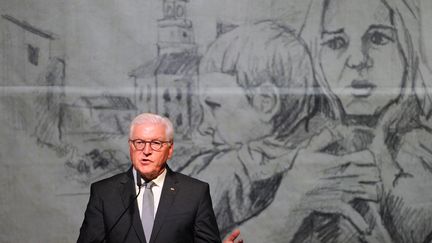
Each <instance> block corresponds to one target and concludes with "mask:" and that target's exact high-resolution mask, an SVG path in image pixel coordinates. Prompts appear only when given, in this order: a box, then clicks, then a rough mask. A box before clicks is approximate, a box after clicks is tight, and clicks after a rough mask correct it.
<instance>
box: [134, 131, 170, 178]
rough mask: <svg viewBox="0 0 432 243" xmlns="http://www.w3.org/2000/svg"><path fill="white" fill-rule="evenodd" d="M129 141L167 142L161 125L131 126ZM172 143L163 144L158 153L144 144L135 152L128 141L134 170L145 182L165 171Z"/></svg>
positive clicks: (147, 144)
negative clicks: (142, 147)
mask: <svg viewBox="0 0 432 243" xmlns="http://www.w3.org/2000/svg"><path fill="white" fill-rule="evenodd" d="M129 139H130V140H136V139H141V140H144V141H148V142H149V141H152V140H159V141H167V137H166V132H165V125H163V124H137V125H134V126H132V133H131V137H130V138H129ZM173 150H174V146H173V144H172V143H163V145H162V148H161V149H160V150H159V151H154V150H153V149H152V148H151V147H150V143H146V144H145V146H144V149H142V150H137V149H136V148H135V146H134V145H133V144H132V142H130V141H129V153H130V158H131V160H132V164H133V166H134V168H135V169H136V170H137V171H138V172H139V173H140V174H141V175H142V176H143V177H144V178H145V179H147V180H153V179H154V178H156V177H157V176H159V175H160V174H161V173H162V172H163V171H164V169H165V165H166V162H167V160H168V159H170V158H171V156H172V154H173Z"/></svg>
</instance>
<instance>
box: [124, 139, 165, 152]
mask: <svg viewBox="0 0 432 243" xmlns="http://www.w3.org/2000/svg"><path fill="white" fill-rule="evenodd" d="M129 142H131V143H132V144H133V146H134V147H135V149H136V150H143V149H144V148H145V146H146V144H147V143H149V144H150V148H151V149H152V150H153V151H160V150H161V149H162V147H163V145H164V143H169V144H171V143H172V141H159V140H151V141H145V140H142V139H134V140H131V139H129Z"/></svg>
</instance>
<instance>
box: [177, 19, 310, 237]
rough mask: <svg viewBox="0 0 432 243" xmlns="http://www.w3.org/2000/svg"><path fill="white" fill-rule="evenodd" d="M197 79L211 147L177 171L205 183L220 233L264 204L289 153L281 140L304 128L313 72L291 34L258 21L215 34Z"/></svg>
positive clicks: (288, 143)
mask: <svg viewBox="0 0 432 243" xmlns="http://www.w3.org/2000/svg"><path fill="white" fill-rule="evenodd" d="M199 77H200V84H199V85H200V100H201V103H202V108H203V118H202V123H201V125H200V131H201V133H202V134H203V135H207V136H211V138H212V143H213V146H214V147H213V149H212V150H211V151H209V152H207V153H203V154H201V155H200V156H198V157H196V158H193V159H191V161H190V162H189V163H188V165H187V166H186V167H185V168H184V170H183V173H187V174H189V175H192V176H194V177H198V178H202V179H204V180H206V181H209V183H210V184H211V188H212V191H211V194H212V199H213V203H214V208H215V213H216V216H217V220H218V224H219V227H220V230H221V233H222V234H225V233H227V232H229V231H230V230H231V229H232V228H233V227H235V226H236V225H238V224H240V223H242V222H244V221H246V220H248V219H249V218H251V217H253V216H256V215H257V214H259V213H260V212H261V211H262V210H263V209H265V208H266V207H267V206H268V205H269V204H270V203H271V202H272V200H273V198H274V196H275V193H276V191H277V188H278V187H279V184H280V181H281V179H282V176H283V173H284V172H285V171H286V170H287V169H288V168H289V167H290V165H291V160H292V159H293V157H294V156H295V152H294V150H293V149H292V148H294V147H295V146H296V141H295V140H289V139H288V138H289V137H291V136H293V135H294V134H293V133H294V132H295V131H296V130H304V124H305V122H304V121H305V120H307V119H308V114H309V113H311V109H312V107H313V103H314V100H313V97H311V96H308V95H307V94H310V93H311V92H312V89H313V86H314V85H313V78H312V77H313V75H312V69H311V64H310V59H309V56H308V54H307V52H306V49H305V48H304V47H303V45H302V43H301V42H300V41H299V40H298V39H297V37H296V36H295V35H294V34H293V32H292V31H291V30H290V29H288V28H286V27H282V26H280V25H278V24H276V23H274V22H271V21H262V22H259V23H255V24H250V25H245V26H240V27H237V28H236V29H234V30H231V31H230V32H227V33H225V34H223V35H222V36H220V37H219V38H218V39H216V40H215V41H214V42H213V43H212V44H211V46H210V47H209V49H208V51H207V53H206V54H205V55H204V57H203V59H202V60H201V64H200V76H199ZM299 127H302V129H300V128H299ZM298 139H301V138H298ZM282 155H285V156H282Z"/></svg>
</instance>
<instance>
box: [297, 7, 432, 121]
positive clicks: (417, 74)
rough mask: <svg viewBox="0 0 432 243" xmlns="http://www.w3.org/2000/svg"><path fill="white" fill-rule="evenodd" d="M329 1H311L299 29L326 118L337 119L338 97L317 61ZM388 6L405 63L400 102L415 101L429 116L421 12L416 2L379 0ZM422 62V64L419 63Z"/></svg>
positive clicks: (430, 106)
mask: <svg viewBox="0 0 432 243" xmlns="http://www.w3.org/2000/svg"><path fill="white" fill-rule="evenodd" d="M330 1H331V0H324V1H322V0H311V1H310V4H309V7H308V10H307V13H306V17H305V21H304V22H303V25H302V27H301V28H300V30H299V37H300V38H302V39H303V40H304V41H305V42H306V45H307V47H308V49H309V52H310V53H311V56H312V65H313V67H314V70H315V72H314V74H315V79H316V81H317V83H318V85H319V92H318V93H320V94H323V96H325V98H326V100H327V102H328V106H329V107H328V109H325V110H326V113H327V115H330V116H332V117H334V118H336V119H340V118H341V109H340V105H339V103H338V98H337V97H336V96H335V94H333V93H332V92H331V91H330V89H329V87H328V83H327V82H326V80H325V76H324V74H323V72H322V69H321V66H320V65H321V63H320V62H319V60H318V56H319V55H318V54H319V51H320V50H319V49H320V46H321V45H320V40H319V39H320V36H321V33H322V28H323V26H322V24H323V18H324V14H325V12H326V10H327V8H328V5H329V2H330ZM378 1H381V2H382V3H384V5H385V6H387V8H388V10H389V12H390V20H391V22H392V24H393V25H394V26H395V28H396V33H397V37H396V39H397V43H398V46H399V52H400V53H401V56H402V58H403V62H404V64H405V70H404V76H403V80H402V87H401V88H402V89H401V94H400V96H399V98H398V99H399V100H398V101H399V103H404V102H416V103H417V104H418V106H419V108H420V110H421V113H422V114H423V115H424V116H426V117H430V114H431V112H432V97H431V94H429V92H428V91H429V87H430V86H431V83H430V82H432V80H431V72H430V71H431V70H429V69H427V67H426V65H425V63H424V61H425V57H424V56H422V54H421V48H422V42H421V41H422V40H421V30H420V26H421V25H420V9H419V6H418V3H417V1H416V0H378ZM422 59H423V61H422Z"/></svg>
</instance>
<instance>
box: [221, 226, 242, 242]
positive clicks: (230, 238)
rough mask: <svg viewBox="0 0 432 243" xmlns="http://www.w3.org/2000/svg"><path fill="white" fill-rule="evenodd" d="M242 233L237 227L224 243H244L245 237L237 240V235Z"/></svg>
mask: <svg viewBox="0 0 432 243" xmlns="http://www.w3.org/2000/svg"><path fill="white" fill-rule="evenodd" d="M239 235H240V230H239V229H236V230H234V231H233V232H231V234H230V235H229V236H228V237H227V238H226V239H225V240H224V242H223V243H243V239H239V240H238V241H235V239H237V237H239Z"/></svg>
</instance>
